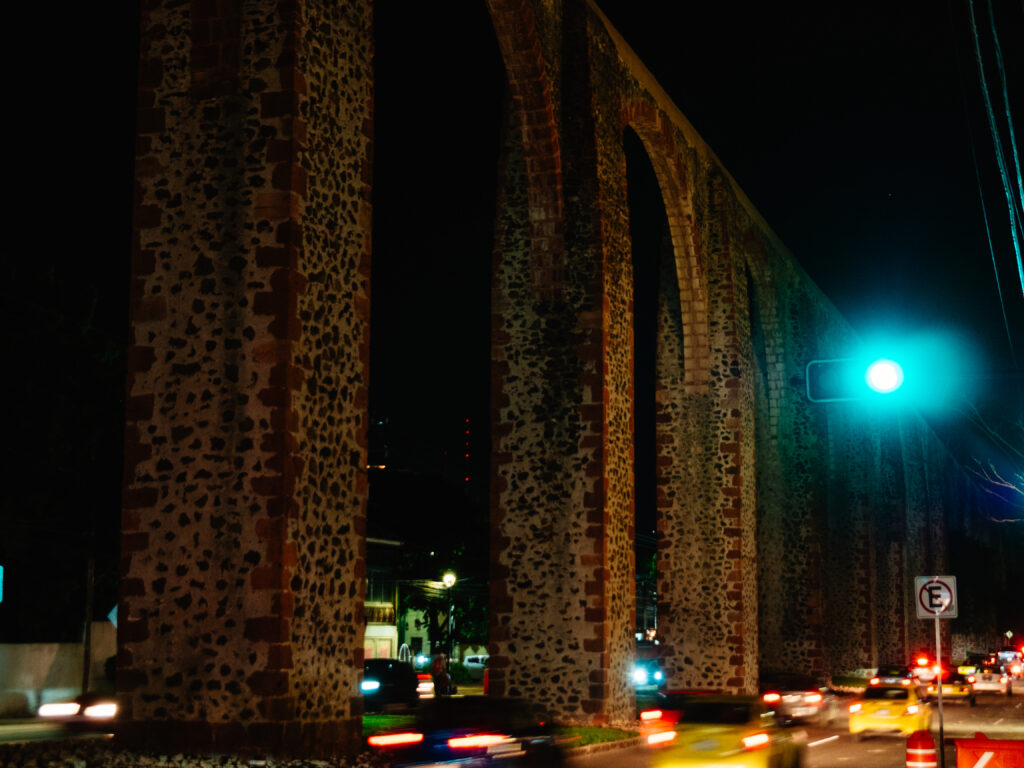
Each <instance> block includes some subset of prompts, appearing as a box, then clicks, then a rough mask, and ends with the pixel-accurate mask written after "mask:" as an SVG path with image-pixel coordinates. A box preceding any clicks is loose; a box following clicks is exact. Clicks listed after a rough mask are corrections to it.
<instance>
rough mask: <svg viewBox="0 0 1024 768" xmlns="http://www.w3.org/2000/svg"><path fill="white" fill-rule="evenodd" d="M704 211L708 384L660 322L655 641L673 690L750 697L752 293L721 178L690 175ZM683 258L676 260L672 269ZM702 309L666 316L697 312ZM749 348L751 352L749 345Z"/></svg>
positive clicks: (700, 236)
mask: <svg viewBox="0 0 1024 768" xmlns="http://www.w3.org/2000/svg"><path fill="white" fill-rule="evenodd" d="M688 171H691V172H692V177H691V178H694V179H696V180H695V181H694V182H693V184H694V189H693V194H694V197H695V199H696V200H697V201H704V205H706V206H707V208H706V209H705V210H702V211H700V212H699V213H698V214H697V218H698V219H702V220H703V221H704V222H705V225H704V228H703V229H701V230H700V231H698V232H697V233H696V235H695V237H694V238H693V239H694V241H695V242H698V243H700V244H701V245H702V250H701V251H699V252H698V253H697V254H695V255H696V258H697V259H698V260H699V261H701V262H703V263H704V264H706V265H707V266H706V269H707V275H708V285H709V289H708V293H707V314H708V327H709V329H710V332H709V336H708V348H709V350H710V362H709V366H708V376H707V379H706V380H705V382H704V383H703V384H702V385H701V386H694V385H692V384H691V385H690V386H686V384H685V381H684V378H683V376H682V371H683V368H684V367H685V366H683V365H682V364H681V361H678V356H679V352H680V348H681V345H682V341H683V340H682V339H679V338H678V335H679V334H678V329H677V330H676V332H675V333H674V334H673V333H671V331H670V329H669V326H668V325H663V326H662V328H663V332H662V340H663V342H664V344H663V345H662V348H661V349H659V352H658V358H659V361H658V375H659V391H658V404H657V410H658V415H657V419H658V513H659V519H658V539H659V543H658V600H659V603H658V633H659V636H661V637H662V638H663V642H664V654H665V663H666V667H667V670H668V673H669V678H670V685H671V686H673V687H680V688H714V689H723V690H731V691H736V692H740V691H751V690H753V689H754V688H755V686H756V673H757V647H758V639H757V567H756V562H757V558H756V540H755V532H756V523H755V519H754V514H755V513H754V507H755V504H754V485H753V477H754V474H753V472H754V467H753V464H754V462H753V456H754V452H753V447H754V385H753V379H752V376H753V366H750V365H748V364H746V363H745V362H744V356H745V354H746V352H745V351H743V347H742V344H741V340H742V339H743V338H744V334H747V335H749V331H748V328H747V320H748V318H747V317H746V313H745V312H743V311H740V310H739V309H738V306H739V305H740V303H741V302H742V300H743V299H745V291H742V290H741V291H740V295H739V296H737V293H736V283H737V280H738V277H737V274H736V272H735V270H736V269H737V267H736V265H735V264H734V263H733V260H732V257H731V254H730V250H729V249H730V245H729V243H730V235H733V236H735V232H734V231H733V230H732V229H731V226H732V224H733V221H734V220H730V217H729V215H728V213H727V210H728V209H729V207H730V205H731V202H730V200H729V199H728V193H727V192H726V191H725V190H724V189H723V188H722V186H721V185H720V184H719V181H718V180H717V179H716V178H715V177H714V175H713V174H712V175H710V176H705V175H703V174H702V173H701V172H700V170H699V169H697V168H689V169H688ZM686 256H688V254H684V253H677V257H676V259H677V270H680V271H681V270H683V269H685V267H684V264H685V259H686ZM701 309H702V308H701V307H696V306H689V307H688V306H680V307H673V308H670V310H669V311H670V313H674V312H678V313H681V315H682V317H684V318H685V317H688V316H690V313H691V312H693V311H700V310H701ZM747 346H749V344H748V345H747Z"/></svg>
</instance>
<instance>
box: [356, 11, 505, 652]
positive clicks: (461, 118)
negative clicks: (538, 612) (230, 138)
mask: <svg viewBox="0 0 1024 768" xmlns="http://www.w3.org/2000/svg"><path fill="white" fill-rule="evenodd" d="M374 27H375V34H374V40H375V43H374V45H375V53H374V81H375V86H374V111H375V114H374V152H373V158H374V166H373V193H372V195H373V196H372V208H373V223H372V246H373V254H372V267H371V269H372V272H371V285H372V289H371V296H372V302H371V329H372V332H371V336H370V387H369V400H370V402H369V410H370V416H369V419H370V421H369V429H368V462H367V463H368V468H367V472H368V476H369V502H368V509H367V540H368V547H367V571H368V590H367V616H368V618H370V620H371V621H372V619H373V618H380V619H382V620H383V621H382V622H381V623H382V624H385V625H390V626H378V627H375V628H371V627H369V626H368V634H367V640H366V644H365V651H366V655H367V658H370V657H373V656H381V655H388V656H394V657H397V656H398V655H399V654H400V653H401V654H402V655H406V654H409V655H411V656H412V657H414V658H415V657H416V656H421V655H422V656H424V657H428V658H429V657H430V656H431V655H434V654H437V653H440V652H444V653H446V654H449V653H451V652H454V654H455V657H456V658H458V659H461V658H462V657H463V656H464V655H466V654H467V653H475V654H479V653H484V652H486V646H487V628H488V610H487V608H488V606H487V603H488V600H487V597H488V592H487V578H488V563H489V554H490V553H489V548H488V542H489V540H490V536H489V525H490V521H489V514H488V483H489V454H490V451H489V446H490V412H489V392H490V370H489V365H490V333H489V329H490V311H491V308H490V283H491V252H492V248H493V230H494V213H495V199H496V198H495V195H496V190H497V184H498V181H497V176H498V154H499V148H500V140H501V138H500V133H501V123H502V119H501V115H502V102H503V98H504V93H505V70H504V65H503V63H502V60H501V54H500V52H499V50H498V44H497V40H496V37H495V34H494V29H493V26H492V24H491V19H490V16H489V14H488V11H487V8H486V6H485V5H484V4H481V3H470V2H457V3H451V4H446V5H445V6H444V7H443V8H442V7H435V6H427V5H419V4H412V5H407V4H395V3H377V4H375V6H374ZM409 62H416V65H415V66H410V65H409ZM466 93H473V94H474V98H473V99H466V98H465V94H466ZM395 542H398V543H399V544H400V545H399V546H396V545H395ZM446 571H451V572H452V573H454V574H455V581H454V584H453V585H452V586H451V587H448V586H445V585H444V584H443V582H442V576H443V574H444V573H445V572H446ZM438 585H440V586H438ZM388 603H391V604H393V605H394V610H393V611H392V612H391V613H388V611H387V610H377V609H383V608H384V607H385V606H386V604H388ZM453 619H454V620H453ZM371 629H373V634H374V635H375V636H374V637H371V632H370V630H371ZM403 646H404V649H403Z"/></svg>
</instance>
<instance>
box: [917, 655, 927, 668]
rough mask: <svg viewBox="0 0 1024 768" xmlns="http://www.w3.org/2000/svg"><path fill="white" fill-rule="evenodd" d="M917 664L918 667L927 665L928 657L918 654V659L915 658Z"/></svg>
mask: <svg viewBox="0 0 1024 768" xmlns="http://www.w3.org/2000/svg"><path fill="white" fill-rule="evenodd" d="M917 666H919V667H927V666H928V657H927V656H920V657H918V659H917Z"/></svg>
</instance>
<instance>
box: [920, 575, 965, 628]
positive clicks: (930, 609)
mask: <svg viewBox="0 0 1024 768" xmlns="http://www.w3.org/2000/svg"><path fill="white" fill-rule="evenodd" d="M914 601H915V603H916V604H917V618H919V619H934V618H936V617H938V618H940V619H955V618H956V614H957V604H956V576H916V577H914Z"/></svg>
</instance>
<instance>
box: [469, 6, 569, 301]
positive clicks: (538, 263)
mask: <svg viewBox="0 0 1024 768" xmlns="http://www.w3.org/2000/svg"><path fill="white" fill-rule="evenodd" d="M487 6H488V9H489V10H490V14H491V22H492V23H493V25H494V31H495V35H496V36H497V39H498V48H499V49H500V51H501V55H502V59H503V60H504V62H505V73H506V76H507V78H508V85H509V92H510V94H511V97H512V109H513V112H514V113H513V115H512V119H513V120H514V121H515V123H516V124H517V125H518V127H519V130H520V136H521V140H522V146H523V156H524V160H525V163H526V175H527V204H528V206H529V209H530V216H529V221H530V252H531V261H532V267H533V268H532V270H531V272H532V274H533V275H534V280H535V286H536V289H537V291H538V294H539V295H540V296H541V297H542V298H551V299H554V298H556V297H557V296H559V295H561V287H562V285H563V284H564V279H565V236H564V233H565V224H564V209H563V202H562V188H563V177H562V157H561V144H560V141H559V136H558V128H557V125H556V122H555V107H554V99H553V98H552V93H551V85H550V81H549V79H548V77H547V73H546V69H545V65H544V54H543V51H542V49H541V45H540V39H539V37H538V36H537V27H536V18H535V17H534V13H533V7H532V6H531V4H530V2H529V1H528V0H487Z"/></svg>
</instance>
